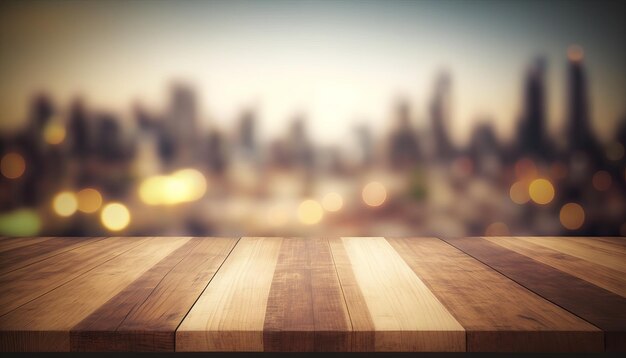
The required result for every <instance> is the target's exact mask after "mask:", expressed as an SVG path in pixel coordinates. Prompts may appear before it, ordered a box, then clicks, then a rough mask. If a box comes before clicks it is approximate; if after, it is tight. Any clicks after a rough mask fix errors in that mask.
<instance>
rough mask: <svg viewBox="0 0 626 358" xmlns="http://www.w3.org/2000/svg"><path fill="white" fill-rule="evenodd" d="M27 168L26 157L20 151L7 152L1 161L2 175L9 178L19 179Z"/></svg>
mask: <svg viewBox="0 0 626 358" xmlns="http://www.w3.org/2000/svg"><path fill="white" fill-rule="evenodd" d="M25 170H26V162H24V157H22V156H21V155H20V154H18V153H7V154H5V155H4V156H3V157H2V161H1V162H0V171H1V172H2V175H4V176H5V177H6V178H9V179H17V178H19V177H21V176H22V174H24V171H25Z"/></svg>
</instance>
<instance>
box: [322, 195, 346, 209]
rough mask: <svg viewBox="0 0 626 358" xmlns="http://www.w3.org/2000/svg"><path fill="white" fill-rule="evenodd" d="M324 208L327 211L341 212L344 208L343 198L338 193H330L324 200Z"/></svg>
mask: <svg viewBox="0 0 626 358" xmlns="http://www.w3.org/2000/svg"><path fill="white" fill-rule="evenodd" d="M322 206H323V207H324V210H326V211H339V210H341V208H342V207H343V198H342V197H341V195H339V194H337V193H328V194H326V195H325V196H324V198H323V199H322Z"/></svg>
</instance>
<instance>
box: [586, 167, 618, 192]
mask: <svg viewBox="0 0 626 358" xmlns="http://www.w3.org/2000/svg"><path fill="white" fill-rule="evenodd" d="M591 182H592V184H593V187H594V188H595V189H596V190H598V191H606V190H609V188H611V184H612V182H613V179H612V178H611V174H609V172H607V171H606V170H599V171H597V172H596V173H595V174H594V175H593V178H592V180H591Z"/></svg>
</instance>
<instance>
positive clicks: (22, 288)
mask: <svg viewBox="0 0 626 358" xmlns="http://www.w3.org/2000/svg"><path fill="white" fill-rule="evenodd" d="M143 241H145V239H144V238H121V237H118V238H109V239H107V240H105V241H102V240H101V241H97V242H94V243H93V244H91V245H86V246H81V247H78V248H75V249H73V250H70V251H66V252H64V253H62V254H59V255H56V256H54V257H51V258H48V259H46V260H42V261H39V262H37V263H34V264H32V265H30V266H27V267H23V268H21V269H18V270H15V271H11V272H8V273H5V274H2V275H0V287H2V290H1V291H0V316H1V315H5V314H7V313H8V312H11V311H12V310H14V309H16V308H18V307H20V306H22V305H24V304H26V303H28V302H30V301H32V300H34V299H36V298H37V297H40V296H43V295H44V294H46V293H48V292H50V291H52V290H53V289H55V288H57V287H59V286H61V285H63V284H65V283H67V282H69V281H71V280H73V279H75V278H76V277H79V276H80V275H82V274H84V273H86V272H88V271H89V270H92V269H93V268H94V267H97V266H98V265H101V264H103V263H104V262H107V261H108V260H111V259H113V258H115V257H117V256H119V255H120V254H122V253H124V252H126V251H128V250H130V249H132V248H133V247H135V246H137V245H139V244H140V243H141V242H143Z"/></svg>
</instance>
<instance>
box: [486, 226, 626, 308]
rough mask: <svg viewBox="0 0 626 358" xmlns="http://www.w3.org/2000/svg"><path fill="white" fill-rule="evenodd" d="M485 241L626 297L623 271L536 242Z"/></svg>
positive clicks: (517, 240)
mask: <svg viewBox="0 0 626 358" xmlns="http://www.w3.org/2000/svg"><path fill="white" fill-rule="evenodd" d="M485 239H486V240H489V241H491V242H493V243H496V244H498V245H500V246H502V247H506V248H507V249H509V250H513V251H515V252H518V253H520V254H522V255H525V256H528V257H531V258H533V259H535V260H537V261H540V262H543V263H544V264H546V265H550V266H552V267H554V268H556V269H559V270H561V271H563V272H567V273H568V274H570V275H573V276H576V277H578V278H581V279H583V280H585V281H588V282H591V283H593V284H594V285H597V286H600V287H602V288H605V289H607V290H609V291H611V292H614V293H616V294H618V295H620V296H622V297H626V274H624V273H623V272H621V271H617V270H614V269H612V268H609V267H607V266H604V265H599V264H596V263H593V262H591V261H588V260H583V259H581V258H578V257H576V256H571V255H568V254H564V253H562V252H560V251H557V250H554V249H551V248H548V247H545V246H543V245H539V244H538V243H536V241H534V240H531V241H529V240H521V239H519V238H516V237H486V238H485ZM567 240H571V238H568V239H567Z"/></svg>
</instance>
